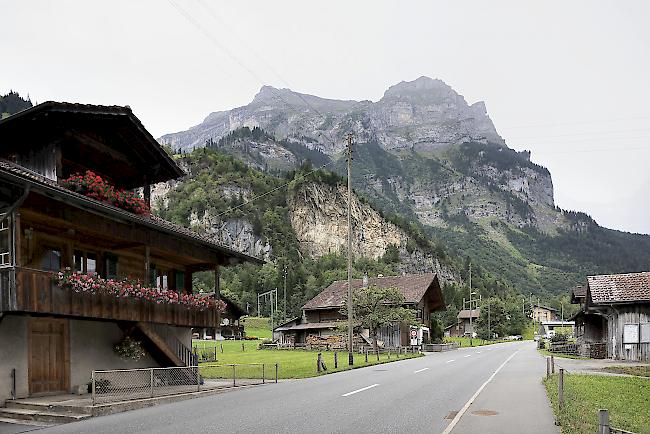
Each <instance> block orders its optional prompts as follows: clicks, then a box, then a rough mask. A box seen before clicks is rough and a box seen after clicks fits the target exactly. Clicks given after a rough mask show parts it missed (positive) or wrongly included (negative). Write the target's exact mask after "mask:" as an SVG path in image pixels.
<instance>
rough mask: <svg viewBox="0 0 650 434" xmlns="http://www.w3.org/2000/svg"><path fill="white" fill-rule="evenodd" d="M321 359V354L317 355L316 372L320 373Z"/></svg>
mask: <svg viewBox="0 0 650 434" xmlns="http://www.w3.org/2000/svg"><path fill="white" fill-rule="evenodd" d="M321 357H323V355H322V354H321V353H318V358H317V359H316V372H320V369H321Z"/></svg>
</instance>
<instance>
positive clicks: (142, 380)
mask: <svg viewBox="0 0 650 434" xmlns="http://www.w3.org/2000/svg"><path fill="white" fill-rule="evenodd" d="M200 387H201V378H200V376H199V370H198V367H197V366H186V367H176V368H147V369H116V370H111V371H93V373H92V400H93V405H95V404H102V403H106V402H116V401H129V400H133V399H142V398H155V397H157V396H165V395H174V394H178V393H187V392H195V391H198V390H200Z"/></svg>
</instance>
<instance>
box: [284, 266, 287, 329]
mask: <svg viewBox="0 0 650 434" xmlns="http://www.w3.org/2000/svg"><path fill="white" fill-rule="evenodd" d="M284 319H285V320H286V319H287V263H286V262H285V263H284Z"/></svg>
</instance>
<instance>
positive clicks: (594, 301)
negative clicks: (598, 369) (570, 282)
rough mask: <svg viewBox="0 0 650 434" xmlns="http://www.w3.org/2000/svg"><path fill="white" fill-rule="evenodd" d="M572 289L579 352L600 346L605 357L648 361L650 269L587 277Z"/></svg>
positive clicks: (649, 350)
mask: <svg viewBox="0 0 650 434" xmlns="http://www.w3.org/2000/svg"><path fill="white" fill-rule="evenodd" d="M571 292H572V293H571V301H572V302H573V303H575V304H580V307H581V309H580V311H579V312H578V313H577V314H576V315H574V316H573V318H571V319H572V320H575V323H576V338H577V342H578V345H579V346H581V347H584V351H581V353H582V354H584V355H590V352H591V353H594V352H595V351H594V350H596V349H598V347H599V346H603V347H604V351H603V352H604V353H605V354H603V356H606V357H608V358H612V359H618V360H629V361H637V362H650V272H641V273H627V274H608V275H599V276H589V277H588V278H587V286H586V287H578V288H575V289H573V290H572V291H571ZM596 352H597V351H596Z"/></svg>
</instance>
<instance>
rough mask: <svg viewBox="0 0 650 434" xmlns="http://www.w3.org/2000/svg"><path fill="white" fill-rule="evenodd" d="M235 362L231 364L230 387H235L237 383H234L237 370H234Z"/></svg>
mask: <svg viewBox="0 0 650 434" xmlns="http://www.w3.org/2000/svg"><path fill="white" fill-rule="evenodd" d="M235 366H236V365H235V364H234V363H233V364H232V387H235V386H236V385H237V383H236V378H237V372H236V371H235Z"/></svg>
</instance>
